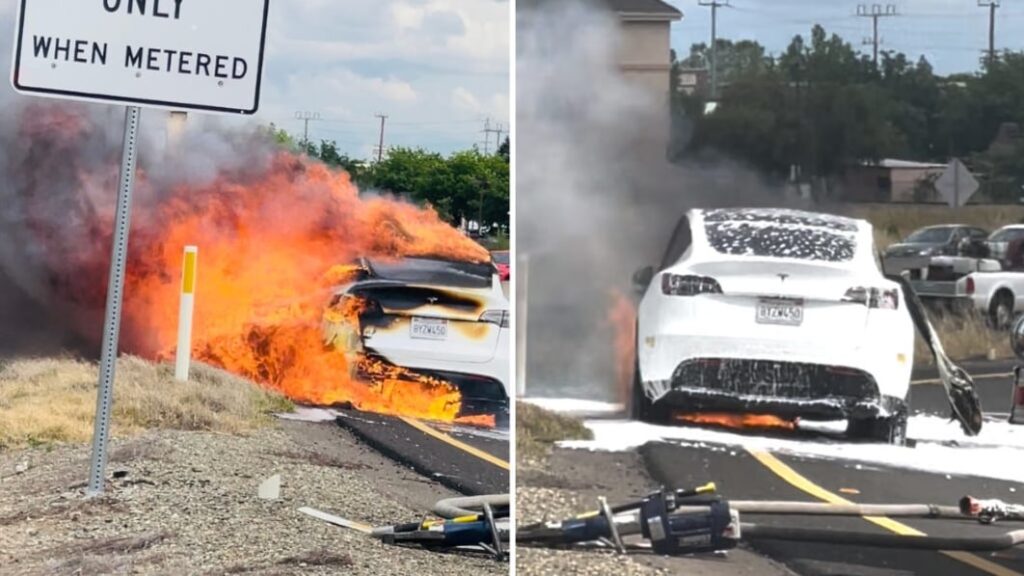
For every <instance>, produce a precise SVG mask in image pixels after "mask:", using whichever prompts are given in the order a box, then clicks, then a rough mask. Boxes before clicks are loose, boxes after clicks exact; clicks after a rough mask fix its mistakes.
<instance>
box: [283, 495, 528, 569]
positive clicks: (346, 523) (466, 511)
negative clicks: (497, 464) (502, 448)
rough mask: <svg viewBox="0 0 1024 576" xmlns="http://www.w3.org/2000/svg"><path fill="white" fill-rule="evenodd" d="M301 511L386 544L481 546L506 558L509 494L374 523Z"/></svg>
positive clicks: (466, 500) (462, 501) (444, 503)
mask: <svg viewBox="0 0 1024 576" xmlns="http://www.w3.org/2000/svg"><path fill="white" fill-rule="evenodd" d="M299 512H302V513H304V514H307V515H309V516H312V517H314V518H318V519H320V520H324V521H326V522H330V523H331V524H334V525H336V526H341V527H344V528H349V529H352V530H356V531H358V532H362V533H363V534H366V535H368V536H372V537H374V538H378V539H379V540H381V541H382V542H385V543H387V544H399V545H418V546H422V547H424V548H430V549H445V550H449V549H457V548H471V549H479V550H484V551H486V552H488V553H489V554H491V555H493V556H494V557H495V559H496V560H503V559H505V558H506V550H507V543H508V542H509V533H510V524H509V497H508V495H490V496H474V497H466V498H451V499H448V500H441V501H440V502H438V503H437V504H436V505H435V506H434V512H435V513H436V514H438V516H441V517H440V518H426V519H423V520H420V521H417V522H406V523H401V524H393V525H388V526H377V527H373V526H370V525H368V524H364V523H362V522H357V521H353V520H348V519H346V518H342V517H340V516H334V515H332V514H328V513H326V512H322V511H320V510H316V509H313V508H300V509H299Z"/></svg>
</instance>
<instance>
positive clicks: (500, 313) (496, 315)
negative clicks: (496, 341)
mask: <svg viewBox="0 0 1024 576" xmlns="http://www.w3.org/2000/svg"><path fill="white" fill-rule="evenodd" d="M508 316H509V315H508V310H488V311H486V312H484V313H483V314H481V315H480V321H481V322H489V323H491V324H497V325H498V326H501V327H502V328H508Z"/></svg>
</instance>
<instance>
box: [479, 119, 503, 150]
mask: <svg viewBox="0 0 1024 576" xmlns="http://www.w3.org/2000/svg"><path fill="white" fill-rule="evenodd" d="M481 132H483V133H484V155H485V156H486V155H488V154H490V153H491V134H497V138H495V139H494V149H495V150H497V149H498V148H500V147H501V134H502V132H504V129H503V128H502V126H501V124H498V127H497V128H491V119H490V118H488V119H487V120H485V121H484V129H483V130H481Z"/></svg>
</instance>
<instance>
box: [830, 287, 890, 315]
mask: <svg viewBox="0 0 1024 576" xmlns="http://www.w3.org/2000/svg"><path fill="white" fill-rule="evenodd" d="M843 300H844V301H846V302H857V303H860V304H864V305H865V306H867V307H868V308H879V309H881V310H896V309H898V308H899V307H900V291H899V290H898V289H895V288H894V289H891V290H886V289H883V288H864V287H863V286H858V287H856V288H850V289H849V290H847V291H846V295H845V296H844V297H843Z"/></svg>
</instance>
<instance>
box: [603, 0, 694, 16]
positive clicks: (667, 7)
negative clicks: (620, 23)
mask: <svg viewBox="0 0 1024 576" xmlns="http://www.w3.org/2000/svg"><path fill="white" fill-rule="evenodd" d="M604 2H605V3H606V4H608V6H609V7H610V8H611V9H612V10H614V11H615V12H617V13H618V14H619V16H620V17H622V18H623V19H624V20H681V19H682V18H683V13H682V12H680V11H679V9H677V8H676V7H675V6H672V5H671V4H668V3H667V2H663V1H662V0H604Z"/></svg>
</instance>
